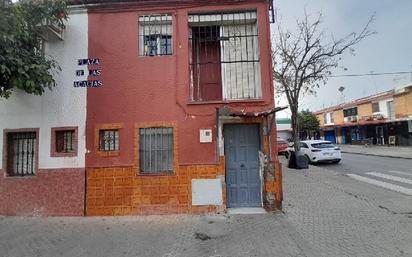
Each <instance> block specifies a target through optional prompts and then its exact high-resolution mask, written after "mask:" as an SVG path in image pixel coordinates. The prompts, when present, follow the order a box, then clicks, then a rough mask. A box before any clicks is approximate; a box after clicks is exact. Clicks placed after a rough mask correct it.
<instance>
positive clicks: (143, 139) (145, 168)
mask: <svg viewBox="0 0 412 257" xmlns="http://www.w3.org/2000/svg"><path fill="white" fill-rule="evenodd" d="M172 145H173V130H172V128H141V129H140V130H139V164H140V165H139V166H140V172H141V173H162V172H170V171H173V163H172V162H173V147H172Z"/></svg>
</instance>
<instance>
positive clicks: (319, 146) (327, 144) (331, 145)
mask: <svg viewBox="0 0 412 257" xmlns="http://www.w3.org/2000/svg"><path fill="white" fill-rule="evenodd" d="M312 147H314V148H318V149H323V148H334V147H335V145H334V144H332V143H328V142H324V143H316V144H312Z"/></svg>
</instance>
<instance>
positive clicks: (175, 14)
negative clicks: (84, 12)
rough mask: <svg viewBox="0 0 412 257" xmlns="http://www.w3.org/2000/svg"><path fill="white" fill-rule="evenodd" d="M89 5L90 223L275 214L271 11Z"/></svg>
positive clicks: (228, 5)
mask: <svg viewBox="0 0 412 257" xmlns="http://www.w3.org/2000/svg"><path fill="white" fill-rule="evenodd" d="M86 3H87V4H90V6H89V7H88V17H89V31H88V35H89V58H90V57H93V58H99V60H100V63H99V65H98V68H99V69H101V76H100V79H101V81H102V82H103V86H102V87H99V88H89V89H88V92H87V129H86V145H87V149H88V153H87V154H86V173H87V174H86V177H87V178H86V180H87V185H86V215H130V214H146V213H204V212H217V211H222V210H225V209H226V208H227V207H259V206H260V207H261V206H262V205H263V206H264V207H265V208H267V209H269V210H273V209H275V208H276V207H279V206H280V204H281V201H282V189H281V172H280V167H279V164H278V160H277V155H276V153H277V151H276V142H275V141H276V135H275V133H276V128H275V125H274V119H273V117H274V114H273V113H274V110H275V109H274V100H273V99H274V92H273V90H274V89H273V82H272V73H271V51H270V49H271V48H270V34H269V8H270V3H269V2H268V1H260V0H253V1H252V0H250V1H185V0H183V1H161V2H159V1H150V0H149V1H130V2H129V3H127V4H125V3H117V2H116V1H103V2H101V1H97V2H96V4H94V1H86ZM94 67H95V65H89V69H93V68H94ZM96 67H97V66H96ZM89 79H92V78H91V77H89ZM259 152H261V153H259Z"/></svg>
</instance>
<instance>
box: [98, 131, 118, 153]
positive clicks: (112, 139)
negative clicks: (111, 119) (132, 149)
mask: <svg viewBox="0 0 412 257" xmlns="http://www.w3.org/2000/svg"><path fill="white" fill-rule="evenodd" d="M99 150H100V151H119V130H118V129H101V130H99Z"/></svg>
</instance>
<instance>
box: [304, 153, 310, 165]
mask: <svg viewBox="0 0 412 257" xmlns="http://www.w3.org/2000/svg"><path fill="white" fill-rule="evenodd" d="M305 156H306V159H308V164H312V162H311V161H310V158H309V156H307V155H306V154H305Z"/></svg>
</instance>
